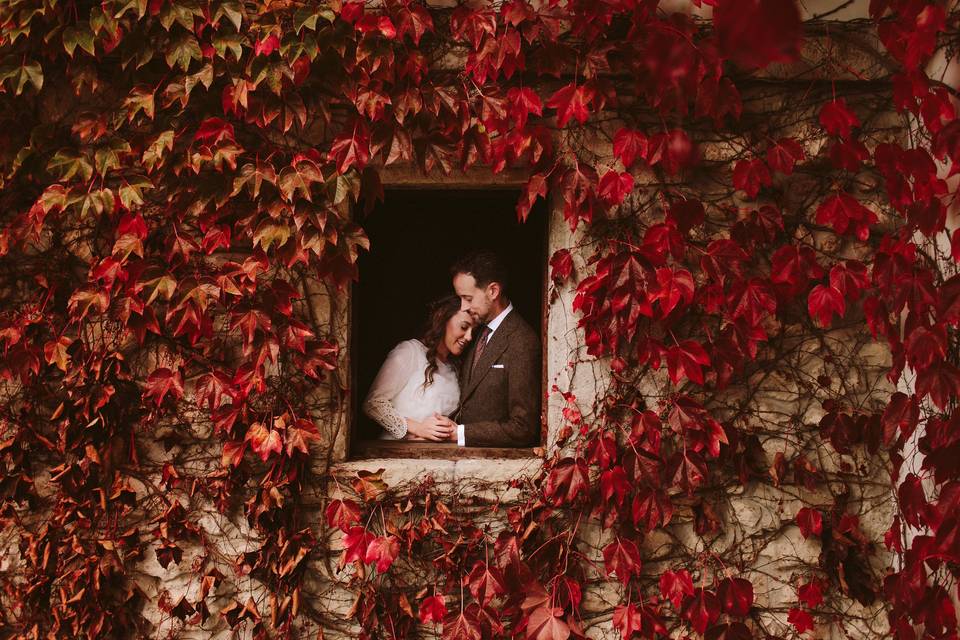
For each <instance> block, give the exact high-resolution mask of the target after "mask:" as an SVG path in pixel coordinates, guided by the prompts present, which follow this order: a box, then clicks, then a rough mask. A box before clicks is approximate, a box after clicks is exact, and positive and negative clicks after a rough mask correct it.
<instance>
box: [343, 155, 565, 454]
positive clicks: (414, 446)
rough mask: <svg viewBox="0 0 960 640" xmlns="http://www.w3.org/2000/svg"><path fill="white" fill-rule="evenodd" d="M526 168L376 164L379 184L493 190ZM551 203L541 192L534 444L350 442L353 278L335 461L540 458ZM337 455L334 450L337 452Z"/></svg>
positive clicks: (545, 433) (522, 178) (516, 186)
mask: <svg viewBox="0 0 960 640" xmlns="http://www.w3.org/2000/svg"><path fill="white" fill-rule="evenodd" d="M528 177H529V172H528V171H526V170H523V169H506V170H504V171H502V172H500V173H498V174H494V173H493V172H491V171H490V169H489V167H480V168H471V169H470V170H468V171H466V172H456V173H451V174H450V175H444V174H442V173H440V174H437V175H430V176H425V175H423V174H422V172H421V171H420V169H419V168H418V167H413V166H390V167H385V168H382V169H380V181H381V183H382V185H383V188H384V189H385V190H407V189H409V190H431V191H436V190H446V189H449V190H470V189H498V190H511V191H514V190H517V191H518V190H520V189H522V188H523V186H524V185H525V184H526V182H527V179H528ZM554 209H555V208H554V206H553V202H552V199H551V198H550V197H549V195H548V197H547V218H548V219H547V229H546V235H547V237H546V238H545V239H544V242H545V245H546V246H545V249H546V253H545V255H544V262H543V265H542V269H543V271H542V273H541V285H542V291H543V299H542V302H541V307H540V327H541V331H540V335H541V345H540V347H541V355H540V361H541V363H540V364H541V372H540V373H541V376H540V392H541V398H542V401H541V406H540V445H538V446H536V447H516V448H513V447H511V448H501V447H460V446H457V445H456V444H455V443H420V442H399V441H392V440H383V441H370V440H364V441H357V442H354V438H353V431H354V428H355V426H356V421H357V412H358V411H359V410H360V406H359V405H360V402H361V399H360V398H358V397H357V395H356V389H357V368H356V366H355V359H354V353H353V332H354V329H353V325H354V313H355V308H354V305H355V304H356V296H355V295H354V287H355V286H357V283H353V282H351V283H350V284H349V286H348V288H347V292H346V293H347V296H348V303H347V308H346V318H345V320H346V324H347V326H346V327H345V331H344V333H345V335H346V341H345V343H346V349H347V353H346V360H347V366H348V368H349V372H348V378H349V384H350V397H349V402H347V403H345V404H346V405H347V406H346V407H344V411H345V412H346V415H344V416H343V421H342V423H343V424H345V426H346V428H345V429H343V431H342V432H341V433H342V434H343V437H344V446H343V447H342V448H338V449H339V450H340V451H341V452H343V454H342V455H343V457H342V458H341V459H340V460H338V461H337V462H340V463H363V461H365V460H377V461H379V462H383V461H384V460H437V461H458V460H475V459H495V460H531V459H537V458H542V457H543V456H544V454H545V448H546V444H547V443H548V442H549V438H550V435H551V434H550V429H549V421H548V416H549V415H550V408H549V407H548V401H547V398H548V395H547V391H548V386H547V375H548V369H549V366H548V360H549V358H548V355H549V351H548V349H549V342H550V341H549V336H548V334H547V328H548V326H549V308H550V300H549V270H548V264H549V258H550V256H549V253H550V250H551V247H552V245H553V242H552V240H553V226H554V216H555V211H554ZM338 457H339V456H338Z"/></svg>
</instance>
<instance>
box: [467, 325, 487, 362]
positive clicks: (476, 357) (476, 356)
mask: <svg viewBox="0 0 960 640" xmlns="http://www.w3.org/2000/svg"><path fill="white" fill-rule="evenodd" d="M489 336H490V327H484V328H483V331H481V332H480V341H479V342H477V348H476V349H475V350H474V352H473V368H472V369H471V370H470V372H471V373H472V372H473V371H474V370H475V369H476V368H477V362H479V361H480V356H482V355H483V350H484V348H486V346H487V338H488V337H489Z"/></svg>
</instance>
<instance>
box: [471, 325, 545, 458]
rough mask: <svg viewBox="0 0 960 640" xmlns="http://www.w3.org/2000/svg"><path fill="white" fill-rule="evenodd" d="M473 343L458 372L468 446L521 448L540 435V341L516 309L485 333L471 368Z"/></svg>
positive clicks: (473, 355)
mask: <svg viewBox="0 0 960 640" xmlns="http://www.w3.org/2000/svg"><path fill="white" fill-rule="evenodd" d="M476 344H477V343H476V342H474V345H473V347H471V349H470V353H469V354H468V355H467V357H466V358H465V360H464V363H463V369H462V371H461V375H460V380H461V384H460V407H459V409H458V410H457V418H458V422H459V423H460V424H462V425H464V440H465V444H466V446H468V447H526V446H533V445H535V444H537V442H538V441H539V439H540V341H539V340H538V339H537V335H536V334H535V333H534V331H533V329H531V328H530V325H528V324H527V323H526V322H525V321H524V320H523V318H521V317H520V314H518V313H517V312H516V310H513V311H511V312H510V313H508V314H507V315H506V317H505V318H504V319H503V322H502V323H501V324H500V326H499V327H497V330H496V331H494V332H493V335H492V336H490V341H489V342H488V343H487V345H486V347H485V348H484V350H483V353H482V354H481V355H480V360H479V361H477V363H476V366H475V367H474V366H473V361H474V358H475V356H476Z"/></svg>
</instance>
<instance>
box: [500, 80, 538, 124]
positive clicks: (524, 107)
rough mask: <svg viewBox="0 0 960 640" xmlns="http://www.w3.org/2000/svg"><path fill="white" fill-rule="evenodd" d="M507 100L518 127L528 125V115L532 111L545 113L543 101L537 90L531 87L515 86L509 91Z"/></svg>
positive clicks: (533, 112)
mask: <svg viewBox="0 0 960 640" xmlns="http://www.w3.org/2000/svg"><path fill="white" fill-rule="evenodd" d="M507 100H508V101H509V103H510V115H511V116H512V117H513V119H514V120H515V121H516V123H517V129H523V128H524V127H525V126H526V125H527V117H528V116H529V115H530V114H531V113H532V114H534V115H537V116H539V115H543V103H542V102H541V101H540V96H539V95H537V92H536V91H534V90H533V89H531V88H529V87H513V88H511V89H510V90H509V91H508V92H507Z"/></svg>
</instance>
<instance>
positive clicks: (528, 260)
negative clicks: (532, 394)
mask: <svg viewBox="0 0 960 640" xmlns="http://www.w3.org/2000/svg"><path fill="white" fill-rule="evenodd" d="M519 195H520V194H519V191H516V190H511V189H486V190H476V191H474V190H470V191H465V190H449V189H448V190H439V189H438V190H422V189H395V190H387V191H386V193H385V198H384V201H383V202H382V203H378V204H377V206H376V207H374V209H373V210H372V211H371V212H370V213H369V214H367V215H363V213H362V205H361V207H358V210H359V211H360V213H358V221H359V222H360V223H361V224H362V225H363V227H364V229H365V230H366V232H367V234H368V236H369V238H370V251H369V252H368V253H364V254H363V255H361V256H360V259H359V263H358V264H359V270H360V280H359V282H357V283H356V284H355V285H354V290H353V291H354V294H353V297H352V299H353V341H352V345H353V348H352V357H353V372H354V381H353V382H354V384H353V389H355V390H356V391H357V393H355V394H354V395H353V397H352V400H353V404H352V407H353V415H354V416H355V417H356V419H355V420H354V423H353V424H354V431H353V437H352V438H351V440H352V442H353V443H355V444H358V443H359V442H360V441H366V440H372V439H375V438H377V436H378V434H379V433H380V427H379V426H378V425H377V424H376V423H374V422H373V421H371V420H370V419H368V418H367V417H366V416H365V415H363V413H362V411H360V405H361V404H362V402H363V399H364V398H365V397H366V394H367V390H368V389H369V388H370V385H371V383H372V382H373V379H374V377H375V376H376V375H377V371H378V370H379V368H380V365H381V364H382V363H383V360H384V358H385V357H386V355H387V353H388V352H389V351H390V350H391V349H392V348H393V347H394V346H395V345H396V344H397V343H398V342H400V341H402V340H407V339H409V338H415V337H418V336H419V334H420V331H421V328H422V325H423V322H424V321H425V319H426V309H427V304H428V303H429V302H430V301H431V300H434V299H436V298H439V297H442V296H444V295H447V294H452V293H453V285H452V282H451V278H450V274H449V271H450V266H451V265H452V264H453V263H454V262H455V261H456V259H457V258H458V257H460V256H462V255H464V254H465V253H467V252H469V251H472V250H476V249H489V250H493V251H496V252H497V253H499V254H500V255H501V256H503V258H504V259H505V261H506V262H507V267H508V268H509V270H510V277H511V283H510V288H511V293H510V299H511V301H512V302H513V305H514V309H515V310H516V311H518V312H519V313H520V314H521V315H522V316H523V318H524V319H525V320H526V321H527V322H528V323H529V324H530V326H531V327H533V328H534V329H535V330H536V331H537V332H538V333H539V332H541V331H542V316H543V311H542V310H543V296H544V291H543V283H544V278H545V270H546V262H547V257H546V249H547V212H546V206H545V204H544V203H543V201H542V200H541V201H540V202H538V204H537V206H535V207H534V208H533V210H532V211H531V213H530V216H529V217H528V219H527V221H526V222H525V223H520V222H518V220H517V215H516V210H515V206H516V202H517V198H518V197H519ZM353 448H354V449H356V447H353Z"/></svg>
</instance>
